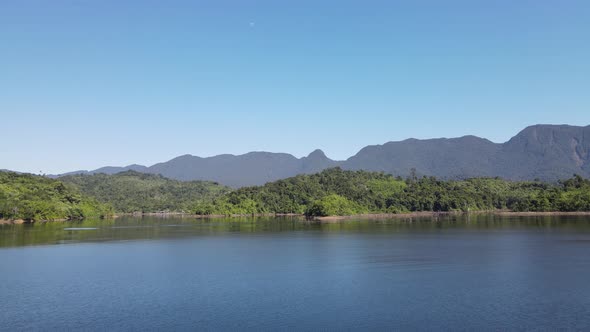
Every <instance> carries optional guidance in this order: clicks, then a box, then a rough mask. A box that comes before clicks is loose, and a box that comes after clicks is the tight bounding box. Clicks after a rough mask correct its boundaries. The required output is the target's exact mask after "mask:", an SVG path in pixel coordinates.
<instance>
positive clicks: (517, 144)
mask: <svg viewBox="0 0 590 332" xmlns="http://www.w3.org/2000/svg"><path fill="white" fill-rule="evenodd" d="M589 154H590V126H586V127H580V126H569V125H535V126H530V127H527V128H525V129H524V130H522V131H521V132H519V133H518V134H517V135H516V136H514V137H513V138H511V139H510V140H509V141H507V142H505V143H494V142H491V141H489V140H487V139H484V138H480V137H476V136H463V137H459V138H438V139H425V140H419V139H413V138H411V139H406V140H403V141H397V142H388V143H385V144H382V145H371V146H367V147H365V148H363V149H361V150H360V151H359V152H358V153H357V154H355V155H354V156H352V157H350V158H348V159H347V160H342V161H336V160H332V159H330V158H328V157H327V156H326V155H325V154H324V152H323V151H321V150H315V151H313V152H312V153H310V154H309V155H308V156H307V157H303V158H296V157H294V156H292V155H290V154H286V153H271V152H250V153H246V154H243V155H237V156H236V155H230V154H223V155H218V156H214V157H208V158H202V157H197V156H192V155H183V156H179V157H176V158H174V159H172V160H169V161H166V162H162V163H158V164H155V165H152V166H149V167H148V166H142V165H129V166H125V167H111V166H109V167H103V168H99V169H96V170H93V171H76V172H70V173H66V174H61V175H59V176H63V175H70V174H81V173H82V174H83V173H88V174H95V173H106V174H114V173H119V172H122V171H127V170H133V171H137V172H143V173H152V174H161V175H163V176H165V177H168V178H171V179H177V180H183V181H188V180H210V181H216V182H219V183H221V184H224V185H227V186H230V187H236V188H237V187H244V186H251V185H262V184H264V183H266V182H270V181H275V180H278V179H283V178H287V177H291V176H294V175H297V174H310V173H316V172H319V171H322V170H324V169H326V168H330V167H336V166H339V167H341V168H343V169H347V170H367V171H381V172H385V173H390V174H393V175H400V176H408V175H409V174H411V172H412V171H415V173H416V174H417V175H420V176H422V175H426V176H436V177H439V178H443V179H462V178H469V177H481V176H484V177H496V176H498V177H502V178H505V179H509V180H533V179H539V180H543V181H550V182H552V181H556V180H559V179H565V178H569V177H571V176H572V175H573V174H579V175H582V176H584V177H590V160H589V159H590V158H589ZM59 176H56V177H59Z"/></svg>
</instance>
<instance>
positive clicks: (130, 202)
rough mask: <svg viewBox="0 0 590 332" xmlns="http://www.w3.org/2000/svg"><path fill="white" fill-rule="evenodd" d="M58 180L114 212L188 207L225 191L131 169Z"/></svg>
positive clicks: (69, 176) (200, 183) (170, 209)
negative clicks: (112, 209)
mask: <svg viewBox="0 0 590 332" xmlns="http://www.w3.org/2000/svg"><path fill="white" fill-rule="evenodd" d="M60 180H61V181H63V182H64V183H66V184H67V185H68V186H70V187H72V188H76V189H77V190H79V191H80V192H82V193H84V194H86V195H88V196H92V197H94V198H96V199H97V200H98V201H99V202H102V203H108V204H110V205H112V206H113V207H114V209H115V211H116V212H124V213H129V212H158V211H172V212H182V211H191V210H192V209H194V206H195V204H197V203H199V202H202V201H209V200H211V199H213V198H215V197H217V196H219V195H221V194H224V193H226V192H228V191H229V188H227V187H224V186H221V185H218V184H216V183H213V182H205V181H188V182H181V181H178V180H171V179H167V178H165V177H163V176H161V175H153V174H143V173H139V172H135V171H126V172H121V173H118V174H114V175H107V174H93V175H88V174H78V175H68V176H64V177H61V178H60Z"/></svg>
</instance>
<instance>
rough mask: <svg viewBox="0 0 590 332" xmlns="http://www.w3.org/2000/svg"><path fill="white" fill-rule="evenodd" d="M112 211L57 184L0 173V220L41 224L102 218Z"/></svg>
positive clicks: (31, 176)
mask: <svg viewBox="0 0 590 332" xmlns="http://www.w3.org/2000/svg"><path fill="white" fill-rule="evenodd" d="M112 213H113V211H112V208H111V207H110V206H108V205H105V204H101V203H99V202H98V201H96V200H95V199H93V198H89V197H88V196H85V195H82V194H80V193H79V192H78V191H76V190H74V189H72V188H69V187H67V186H66V185H64V184H63V183H62V182H61V181H57V180H52V179H48V178H45V177H42V176H36V175H30V174H18V173H14V172H0V219H4V220H18V219H22V220H27V221H45V220H60V219H70V220H72V219H84V218H104V217H108V216H110V215H112Z"/></svg>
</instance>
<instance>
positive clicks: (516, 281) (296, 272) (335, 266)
mask: <svg viewBox="0 0 590 332" xmlns="http://www.w3.org/2000/svg"><path fill="white" fill-rule="evenodd" d="M0 246H1V247H2V248H0V271H2V283H0V295H1V296H0V307H1V308H2V315H1V316H0V317H1V319H0V330H8V331H15V330H59V331H63V330H101V331H108V330H166V331H167V330H224V331H228V330H229V331H232V330H253V331H260V330H273V331H274V330H351V329H352V330H363V331H364V330H425V331H431V330H559V329H565V330H588V329H590V283H589V282H588V276H590V259H588V255H589V254H590V219H589V218H588V217H579V216H578V217H575V216H569V217H555V216H554V217H505V216H503V217H500V216H493V215H473V216H447V217H443V218H439V219H434V220H433V219H413V220H358V221H354V220H353V221H346V222H342V223H331V224H318V223H306V222H302V221H301V220H298V219H288V218H283V219H273V218H259V219H241V220H238V219H228V220H222V219H211V220H194V219H178V218H167V219H158V218H121V219H117V220H114V221H84V222H79V223H47V224H35V225H3V226H0Z"/></svg>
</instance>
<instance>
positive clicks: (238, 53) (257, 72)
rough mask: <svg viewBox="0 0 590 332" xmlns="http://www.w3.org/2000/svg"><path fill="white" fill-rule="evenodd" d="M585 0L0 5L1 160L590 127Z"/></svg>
mask: <svg viewBox="0 0 590 332" xmlns="http://www.w3.org/2000/svg"><path fill="white" fill-rule="evenodd" d="M589 17H590V1H587V0H582V1H569V0H560V1H547V0H494V1H483V0H482V1H477V0H462V1H459V0H446V1H438V0H436V1H434V0H433V1H424V0H408V1H394V0H388V1H372V0H359V1H347V0H334V1H333V0H324V1H322V0H311V1H308V0H299V1H292V0H290V1H281V0H275V1H253V0H233V1H226V0H211V1H198V0H193V1H175V0H166V1H164V0H162V1H151V0H142V1H118V0H115V1H108V0H101V1H89V0H75V1H74V0H72V1H62V0H55V1H46V0H42V1H32V0H3V1H0V128H1V131H0V133H1V135H2V136H1V137H2V138H1V139H0V169H12V170H17V171H26V172H33V173H39V172H42V173H47V174H58V173H63V172H66V171H72V170H78V169H95V168H98V167H101V166H107V165H111V166H122V165H128V164H133V163H137V164H143V165H152V164H154V163H157V162H162V161H166V160H169V159H171V158H173V157H176V156H179V155H183V154H192V155H198V156H202V157H207V156H213V155H217V154H223V153H232V154H242V153H246V152H249V151H271V152H286V153H291V154H293V155H295V156H296V157H302V156H305V155H307V154H309V153H310V152H311V151H313V150H314V149H317V148H319V149H322V150H323V151H324V152H325V153H326V154H327V155H328V157H330V158H333V159H346V158H348V157H350V156H352V155H354V154H355V153H356V152H358V150H360V149H361V148H362V147H364V146H366V145H374V144H383V143H385V142H388V141H398V140H403V139H406V138H410V137H412V138H436V137H458V136H463V135H468V134H472V135H477V136H480V137H484V138H487V139H490V140H491V141H494V142H504V141H506V140H508V139H509V138H510V137H512V136H514V135H515V134H517V133H518V131H520V130H521V129H523V128H524V127H526V126H528V125H533V124H538V123H548V124H571V125H584V126H585V125H588V124H590V19H588V18H589Z"/></svg>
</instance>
